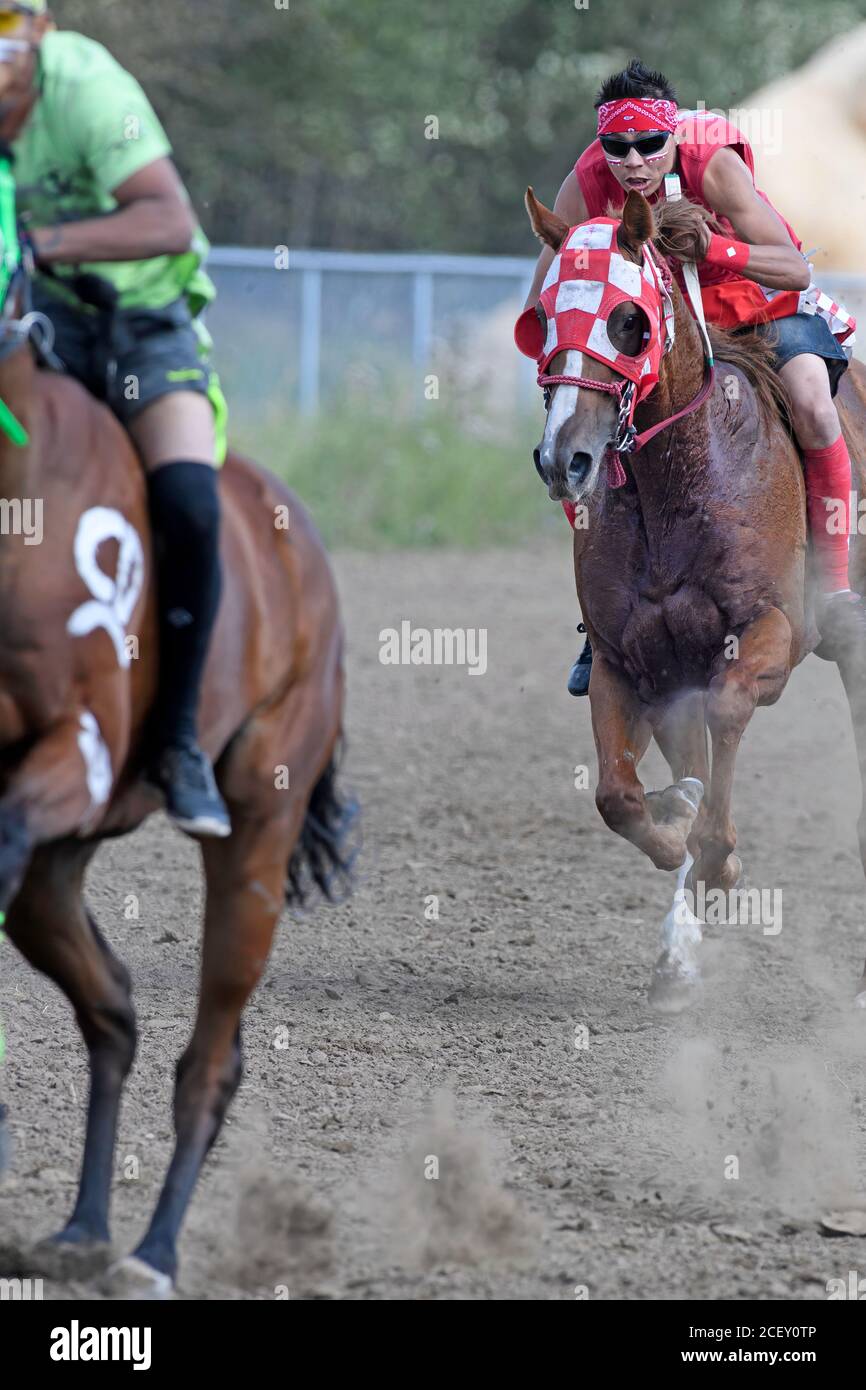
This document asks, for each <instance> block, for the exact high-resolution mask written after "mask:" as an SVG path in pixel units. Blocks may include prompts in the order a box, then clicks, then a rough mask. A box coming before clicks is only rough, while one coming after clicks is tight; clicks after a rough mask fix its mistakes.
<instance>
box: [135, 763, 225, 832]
mask: <svg viewBox="0 0 866 1390" xmlns="http://www.w3.org/2000/svg"><path fill="white" fill-rule="evenodd" d="M150 780H151V781H152V782H153V783H154V784H155V785H156V786H157V787H159V788H160V790H161V791H162V792H163V793H164V795H165V809H166V812H167V813H168V816H169V818H170V820H172V821H174V823H175V825H176V826H177V827H178V829H179V830H184V831H186V833H187V834H188V835H212V836H215V837H216V838H217V839H222V838H224V837H225V836H226V835H230V834H231V833H232V823H231V820H230V819H229V813H228V809H227V807H226V804H225V802H224V801H223V799H222V797H221V796H220V794H219V791H218V789H217V784H216V781H215V779H214V775H213V768H212V767H211V764H210V759H209V758H208V757H207V756H206V755H205V754H204V753H203V752H202V750H201V749H200V748H198V747H196V746H193V747H188V748H187V747H184V748H166V749H164V750H163V752H162V753H161V754H160V755H159V757H158V758H157V759H156V762H155V763H154V765H153V767H152V768H151V772H150Z"/></svg>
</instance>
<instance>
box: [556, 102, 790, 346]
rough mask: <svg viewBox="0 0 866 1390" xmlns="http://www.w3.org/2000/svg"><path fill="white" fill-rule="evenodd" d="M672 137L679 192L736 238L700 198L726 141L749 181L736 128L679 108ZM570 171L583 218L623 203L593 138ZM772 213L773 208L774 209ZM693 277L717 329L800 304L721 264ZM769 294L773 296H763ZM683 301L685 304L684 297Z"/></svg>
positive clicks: (746, 154)
mask: <svg viewBox="0 0 866 1390" xmlns="http://www.w3.org/2000/svg"><path fill="white" fill-rule="evenodd" d="M677 136H678V137H679V143H678V145H677V163H676V165H675V166H674V167H675V169H676V171H677V172H678V173H679V176H680V182H681V184H682V190H683V193H684V194H685V196H686V197H687V198H690V199H691V200H692V202H693V203H700V204H701V206H702V207H705V208H706V209H707V211H708V212H711V213H712V214H713V216H714V217H715V218H716V220H717V222H718V223H719V225H720V226H721V227H723V228H724V231H725V235H726V236H729V237H732V238H735V239H736V237H737V233H736V232H735V231H734V228H733V227H732V226H731V223H730V222H729V221H728V219H727V218H726V217H722V216H721V215H720V214H719V213H717V212H716V210H715V208H711V207H710V205H709V203H708V202H707V201H706V199H705V198H704V192H703V190H704V175H705V174H706V171H707V165H708V164H709V162H710V160H711V159H712V157H713V155H714V154H715V152H716V150H718V149H721V147H722V146H723V145H728V146H730V148H731V149H733V150H735V151H736V153H737V154H738V155H739V156H740V158H741V159H742V161H743V163H744V164H745V165H746V168H747V169H748V171H749V173H750V174H751V175H752V179H753V180H754V177H755V161H754V157H753V155H752V150H751V146H750V145H749V142H748V141H747V140H746V138H745V136H744V135H743V134H742V133H741V131H739V130H737V128H736V126H733V125H730V124H729V122H728V121H726V120H725V119H724V117H723V116H714V115H712V114H711V113H708V114H707V115H703V114H696V113H695V112H693V111H685V112H683V114H682V119H681V120H680V123H679V125H678V127H677ZM574 172H575V174H576V175H577V179H578V183H579V184H580V191H581V193H582V194H583V200H584V202H585V203H586V209H587V215H588V217H604V216H606V215H607V207H608V204H609V203H611V204H613V206H614V207H616V208H621V207H622V205H623V203H624V202H625V190H624V189H623V188H621V187H620V185H619V184H618V183H617V181H616V179H615V178H614V176H613V174H612V173H611V172H610V169H609V168H608V166H607V161H606V160H605V157H604V153H603V151H602V148H601V145H600V144H599V143H598V141H597V140H593V142H592V144H591V145H590V146H589V147H588V148H587V149H585V150H584V152H583V154H582V155H581V156H580V159H579V160H578V161H577V163H576V164H575V166H574ZM756 191H757V194H758V197H759V198H763V200H764V202H765V203H766V204H767V206H768V207H773V204H772V203H771V202H770V200H769V198H768V197H767V195H766V194H765V193H762V192H761V190H760V189H757V190H756ZM663 197H664V193H663V190H662V189H659V191H658V192H657V193H654V194H652V196H651V197H650V199H649V201H650V202H651V203H654V202H655V201H656V200H657V199H658V198H663ZM773 211H774V212H775V211H776V209H775V208H773ZM776 215H777V216H779V215H780V214H778V213H777V214H776ZM781 220H782V222H783V223H784V225H785V228H786V229H787V232H788V235H789V236H790V238H791V241H792V242H793V244H794V245H795V246H796V247H797V250H798V251H799V250H801V249H802V244H801V242H800V241H799V240H798V239H797V237H796V236H795V235H794V232H793V230H792V229H791V227H790V226H789V225H788V223H787V222H785V219H784V217H783V218H782V219H781ZM676 279H677V282H678V284H679V286H680V289H681V290H684V288H685V287H684V284H683V278H682V272H681V271H680V270H679V269H677V271H676ZM698 279H699V280H700V283H701V291H702V297H703V301H704V313H705V314H706V316H707V320H708V322H709V323H715V324H718V326H719V327H720V328H736V327H739V326H741V325H744V324H751V323H763V322H766V321H767V319H781V318H786V317H787V316H788V315H789V314H796V313H797V310H798V307H799V302H800V293H799V291H798V290H769V291H768V290H763V289H762V288H761V286H760V285H756V284H755V282H754V280H747V279H745V277H744V276H742V275H738V274H737V272H736V271H734V270H728V269H727V268H726V267H725V266H715V265H710V266H708V265H706V264H705V263H704V262H700V263H699V264H698ZM768 295H769V296H772V297H770V298H768ZM686 302H687V303H688V298H686Z"/></svg>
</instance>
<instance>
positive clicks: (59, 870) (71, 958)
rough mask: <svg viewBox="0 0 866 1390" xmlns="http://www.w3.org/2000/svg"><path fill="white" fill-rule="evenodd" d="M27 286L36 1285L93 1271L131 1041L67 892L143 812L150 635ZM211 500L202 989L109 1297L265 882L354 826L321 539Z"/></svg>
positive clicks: (28, 861) (6, 677)
mask: <svg viewBox="0 0 866 1390" xmlns="http://www.w3.org/2000/svg"><path fill="white" fill-rule="evenodd" d="M7 226H8V219H7ZM12 226H13V233H14V214H13V218H12ZM8 239H9V238H8V231H7V245H6V247H5V248H4V249H5V252H6V255H7V258H8V257H9V255H10V254H11V255H12V257H13V264H14V263H15V260H16V258H15V255H14V253H15V252H16V251H17V248H16V247H10V246H9V244H8ZM7 264H8V260H7ZM26 290H27V281H26V274H25V272H24V271H23V270H22V269H21V268H20V264H19V268H18V269H17V270H16V271H15V272H14V274H12V275H11V276H9V277H7V283H6V285H5V287H4V292H3V293H0V314H2V317H0V400H2V402H4V403H5V406H6V407H8V408H9V410H10V411H11V412H12V415H11V417H10V416H8V415H6V414H5V412H4V418H5V419H6V420H7V422H8V421H9V420H10V419H11V420H12V421H13V425H14V422H15V421H17V422H18V425H19V426H23V427H24V430H25V431H26V438H25V436H24V435H22V433H21V431H20V429H18V428H17V426H16V427H15V428H13V430H12V432H13V433H14V434H16V435H17V437H18V442H13V440H12V439H11V438H9V437H7V435H6V434H4V435H2V436H0V496H2V498H3V499H4V506H6V507H7V508H8V509H9V510H8V513H7V514H8V516H9V517H11V518H13V519H14V518H15V517H16V516H18V515H19V514H20V517H25V516H30V517H31V518H32V516H33V514H34V513H33V506H34V504H37V505H38V508H39V512H40V513H41V532H42V534H41V535H40V536H38V539H39V540H40V541H41V543H40V544H36V543H31V542H32V541H34V540H35V539H37V537H36V528H35V527H34V526H31V528H30V534H28V535H25V534H23V533H22V532H23V526H19V527H18V528H15V527H9V528H6V527H4V534H3V536H2V539H0V610H2V613H3V630H2V634H0V909H2V911H3V912H4V913H5V926H4V930H5V932H6V934H7V936H8V937H9V938H10V940H11V941H12V942H13V943H14V944H15V946H16V947H17V948H18V950H19V951H20V952H21V953H22V954H23V955H24V956H25V957H26V958H27V960H28V961H30V963H31V964H32V965H34V966H35V967H36V968H37V969H38V970H41V971H42V972H43V973H44V974H46V975H47V976H49V977H50V978H51V979H52V980H53V981H54V982H55V983H56V984H57V985H59V987H60V988H61V989H62V990H63V992H64V993H65V994H66V996H67V997H68V999H69V1001H70V1003H71V1004H72V1006H73V1008H74V1010H75V1015H76V1019H77V1022H78V1025H79V1027H80V1029H81V1033H82V1036H83V1038H84V1042H85V1045H86V1047H87V1051H88V1054H89V1064H90V1095H89V1102H88V1109H87V1128H86V1137H85V1144H84V1157H83V1165H82V1171H81V1181H80V1187H79V1192H78V1198H77V1201H76V1203H75V1208H74V1210H73V1212H72V1215H71V1217H70V1219H69V1221H68V1223H67V1225H66V1226H65V1227H64V1229H63V1230H62V1231H61V1232H60V1233H59V1234H58V1235H57V1236H55V1237H53V1238H52V1239H51V1240H50V1241H47V1242H41V1243H40V1245H39V1246H38V1247H37V1248H36V1251H35V1252H32V1257H33V1258H34V1259H35V1268H36V1272H40V1271H41V1272H50V1273H55V1274H56V1273H58V1272H63V1271H69V1270H71V1271H72V1272H73V1273H75V1274H79V1275H80V1274H82V1273H85V1272H91V1271H95V1270H96V1269H98V1268H99V1267H100V1266H101V1264H102V1263H103V1262H105V1263H107V1262H108V1261H107V1252H108V1249H109V1246H108V1241H109V1226H108V1207H109V1192H110V1187H111V1177H112V1169H113V1156H114V1147H115V1136H116V1130H117V1120H118V1109H119V1105H120V1099H121V1092H122V1089H123V1086H124V1081H125V1079H126V1076H127V1074H128V1072H129V1070H130V1067H131V1065H132V1061H133V1055H134V1052H135V1042H136V1029H135V1015H134V1012H133V1007H132V1002H131V998H130V980H129V975H128V973H127V971H126V969H125V968H124V966H123V965H122V964H121V962H120V961H119V960H118V958H117V957H116V956H115V954H114V952H113V951H112V950H111V948H110V947H109V945H108V944H107V942H106V941H105V939H104V937H103V936H102V935H101V934H100V932H99V931H98V929H97V926H96V923H95V922H94V920H93V917H92V916H91V915H90V913H89V912H88V910H87V908H86V906H85V904H84V901H83V898H82V888H83V883H84V876H85V871H86V869H87V866H88V863H89V862H90V860H91V859H92V857H93V855H94V854H95V852H96V850H97V849H98V847H99V844H100V842H101V841H102V840H104V839H105V838H106V837H107V836H117V835H123V834H126V833H127V832H128V831H131V830H133V829H135V827H136V826H138V825H140V824H141V822H142V821H143V820H144V819H145V817H146V816H148V815H149V814H150V813H151V812H153V811H154V810H157V809H158V808H159V805H160V799H159V794H158V793H157V792H155V791H153V790H152V789H150V788H149V787H148V786H147V784H146V783H145V782H144V781H143V778H142V763H143V757H142V749H143V733H144V729H145V723H146V719H147V716H148V712H149V709H150V706H151V702H152V699H153V695H154V691H155V686H156V681H157V677H158V671H157V631H156V615H155V604H154V580H153V565H152V562H151V542H150V528H149V524H148V512H147V502H146V488H145V480H144V474H143V470H142V468H141V466H140V464H139V461H138V458H137V456H136V454H135V452H134V450H133V448H132V446H131V444H130V441H129V439H128V437H127V435H126V433H125V432H124V430H123V429H122V428H121V426H120V425H119V424H118V422H117V421H116V420H115V418H114V417H113V416H112V415H111V414H110V413H109V411H108V410H107V409H106V408H105V407H104V406H102V405H100V404H99V403H97V402H96V401H95V400H93V399H92V398H91V397H90V396H89V395H88V394H87V393H86V392H85V390H84V389H83V388H82V387H81V386H80V385H78V383H77V382H75V381H73V380H71V379H70V378H69V377H66V376H63V375H60V374H55V373H49V372H45V371H41V370H37V367H36V365H35V362H34V356H33V354H32V352H31V349H30V346H29V344H28V329H29V327H30V326H31V322H32V321H31V320H28V318H27V317H26V315H24V314H23V310H24V309H25V308H26ZM220 490H221V495H222V503H223V526H222V540H221V544H222V558H223V565H224V574H225V580H224V588H223V596H222V601H221V607H220V612H219V618H218V621H217V625H216V629H215V633H214V637H213V642H212V646H211V651H210V655H209V659H208V664H207V669H206V673H205V677H204V685H203V696H202V706H201V710H200V716H201V718H200V725H201V729H202V745H203V747H204V748H205V749H206V751H207V752H208V754H209V755H210V757H211V758H212V759H213V761H214V763H215V765H216V770H217V778H218V782H219V785H220V789H221V791H222V794H223V796H224V797H225V800H226V802H227V804H228V806H229V809H230V812H231V819H232V833H231V836H230V837H229V838H227V839H224V840H219V841H216V840H202V841H201V854H202V862H203V867H204V874H205V880H206V906H205V912H204V936H203V944H202V957H201V984H200V995H199V1002H198V1013H197V1017H196V1020H195V1025H194V1028H193V1031H192V1035H191V1038H190V1041H189V1043H188V1045H187V1047H186V1049H185V1051H184V1053H183V1055H182V1056H181V1058H180V1060H179V1062H178V1065H177V1077H176V1087H175V1099H174V1118H175V1129H176V1146H175V1150H174V1155H173V1157H172V1159H171V1163H170V1166H169V1169H168V1172H167V1176H166V1178H165V1182H164V1186H163V1188H162V1193H161V1196H160V1197H159V1201H158V1204H157V1207H156V1211H155V1214H154V1216H153V1220H152V1222H151V1224H150V1227H149V1229H148V1231H147V1233H146V1235H145V1236H144V1239H143V1241H142V1242H141V1244H140V1245H139V1246H138V1248H137V1250H136V1252H135V1254H134V1256H130V1257H127V1259H126V1260H121V1261H120V1263H119V1264H117V1265H114V1266H113V1267H112V1269H111V1270H110V1271H109V1274H108V1281H109V1286H110V1288H111V1289H113V1290H114V1291H116V1292H121V1293H129V1294H130V1296H132V1295H133V1294H134V1295H135V1296H141V1297H150V1296H160V1295H166V1294H168V1293H169V1292H170V1290H171V1287H172V1284H173V1282H174V1278H175V1273H176V1265H177V1257H176V1241H177V1237H178V1232H179V1229H180V1225H181V1222H182V1219H183V1217H184V1214H185V1211H186V1208H187V1205H188V1203H189V1200H190V1197H191V1195H192V1191H193V1187H194V1185H195V1182H196V1179H197V1176H198V1173H199V1170H200V1168H201V1166H202V1163H203V1160H204V1158H205V1155H206V1154H207V1152H208V1150H209V1148H210V1146H211V1145H212V1144H213V1142H214V1140H215V1138H216V1136H217V1134H218V1133H219V1130H220V1126H221V1124H222V1121H223V1118H224V1116H225V1113H226V1110H227V1107H228V1105H229V1102H230V1100H231V1098H232V1096H233V1094H234V1092H235V1091H236V1089H237V1086H238V1083H239V1080H240V1076H241V1051H240V1018H241V1013H242V1011H243V1009H244V1006H245V1004H246V1001H247V999H248V997H249V995H250V993H251V991H252V990H253V988H254V987H255V985H256V983H257V981H258V980H259V977H260V975H261V973H262V971H263V969H264V966H265V963H266V961H267V958H268V953H269V950H270V946H271V940H272V937H273V933H274V929H275V927H276V925H277V922H278V921H279V919H280V914H281V912H282V910H283V905H284V899H285V896H286V884H287V876H288V878H289V879H290V880H291V883H290V887H293V888H295V889H298V888H300V887H301V885H302V883H304V882H306V881H307V879H308V878H309V877H310V875H312V877H313V878H315V879H316V881H317V882H318V883H319V886H320V887H322V888H323V889H324V890H325V891H326V892H327V891H328V889H329V885H330V881H331V878H332V876H333V875H336V876H340V875H341V873H342V871H343V870H344V869H345V868H346V861H345V859H344V854H343V850H342V848H341V842H342V840H343V836H344V833H345V831H346V830H347V823H348V821H349V820H350V819H351V815H352V811H353V808H351V807H349V806H347V805H346V804H345V803H343V802H341V800H340V798H339V797H338V795H337V792H336V786H335V767H336V759H337V755H338V746H339V741H340V733H341V721H342V709H343V670H342V647H343V639H342V630H341V624H340V618H339V613H338V605H337V596H336V592H335V587H334V582H333V579H332V576H331V572H330V569H329V566H328V561H327V559H326V556H325V552H324V549H323V547H322V543H321V541H320V539H319V537H318V535H317V534H316V531H315V530H314V528H313V525H312V523H311V521H310V519H309V517H308V516H307V514H306V512H305V511H304V509H303V507H302V506H301V505H300V504H299V503H298V501H297V500H296V499H295V497H294V496H293V495H292V493H291V492H289V491H288V489H286V488H285V487H284V486H283V485H282V483H280V482H279V481H278V480H277V479H276V478H275V477H273V476H271V475H270V474H269V473H267V472H265V471H264V470H262V469H260V468H258V467H256V465H255V464H253V463H250V462H248V461H247V460H245V459H242V458H239V457H238V456H237V455H236V454H232V453H230V454H229V456H228V458H227V460H226V463H225V465H224V467H223V469H222V472H221V475H220ZM7 530H8V531H9V532H10V533H9V534H6V531H7ZM305 866H306V867H305ZM153 891H154V892H158V891H159V884H158V875H157V876H156V878H155V880H154V884H153ZM3 1272H4V1273H5V1272H6V1271H3ZM13 1272H14V1271H13Z"/></svg>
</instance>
